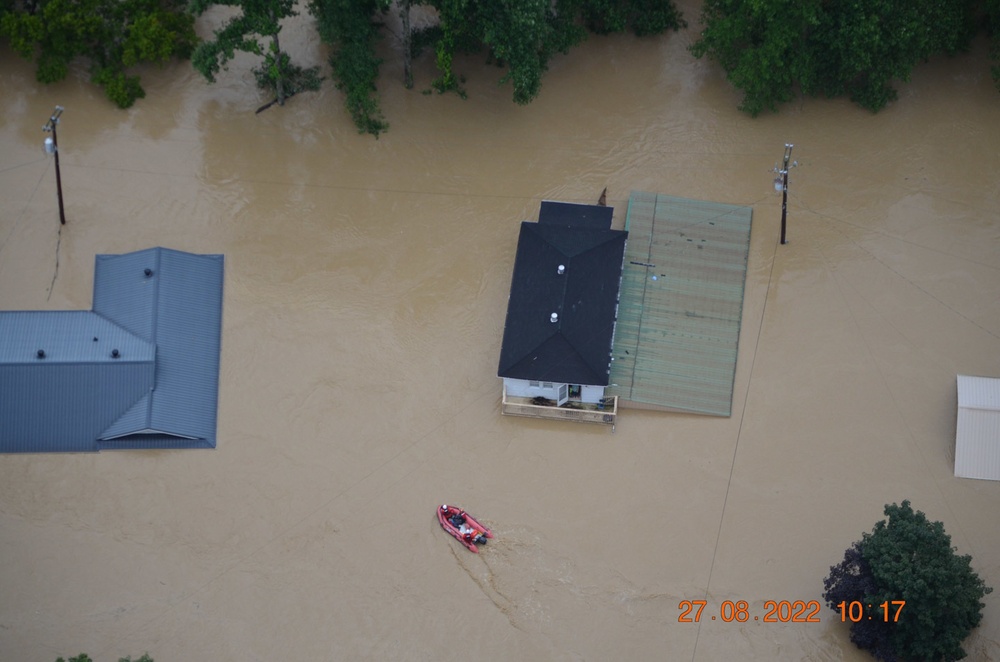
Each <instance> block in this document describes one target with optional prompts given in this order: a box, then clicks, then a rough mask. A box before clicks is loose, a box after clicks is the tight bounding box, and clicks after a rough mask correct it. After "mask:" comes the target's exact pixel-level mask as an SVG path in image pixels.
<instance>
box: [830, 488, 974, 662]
mask: <svg viewBox="0 0 1000 662" xmlns="http://www.w3.org/2000/svg"><path fill="white" fill-rule="evenodd" d="M884 512H885V515H886V517H887V518H888V521H886V520H882V521H880V522H878V523H876V524H875V527H874V529H872V532H871V533H864V534H862V539H861V540H860V541H858V542H856V543H854V544H853V545H852V546H851V547H849V548H848V549H847V551H846V553H845V554H844V560H843V561H842V562H841V563H840V564H839V565H836V566H833V567H831V568H830V575H829V576H828V577H827V578H826V579H824V580H823V586H824V587H825V589H826V592H825V593H824V594H823V598H824V599H825V600H826V602H827V605H828V606H829V607H830V608H831V609H833V610H834V611H836V612H837V613H838V614H843V613H844V612H843V611H842V609H845V606H841V603H846V604H847V605H849V604H850V603H851V602H855V601H857V602H860V603H861V604H862V605H864V606H865V607H866V608H867V606H868V605H872V606H873V607H872V609H871V610H867V609H866V611H865V617H862V618H861V619H860V620H859V621H857V622H852V624H851V641H853V642H854V643H855V644H856V645H857V646H858V647H859V648H861V649H863V650H867V651H869V652H870V653H871V654H872V655H874V656H875V658H876V659H878V660H883V661H884V662H895V660H933V661H938V660H945V661H950V660H960V659H962V658H963V657H965V651H964V650H963V649H962V642H963V641H964V640H965V638H966V637H968V635H969V633H970V632H972V630H973V629H975V628H976V627H978V626H979V623H980V622H981V621H982V609H983V607H984V605H983V603H982V602H981V600H982V598H983V596H985V595H987V594H988V593H991V592H992V591H993V589H992V588H991V587H988V586H986V584H985V582H984V581H983V580H982V579H981V578H980V577H979V575H977V574H976V573H975V572H974V571H973V570H972V567H971V561H972V557H971V556H968V555H965V556H959V555H958V554H957V553H956V550H955V548H954V547H952V546H951V536H949V535H948V534H946V533H945V531H944V525H943V524H942V523H941V522H929V521H928V520H927V517H926V515H924V513H922V512H920V511H914V510H913V509H912V508H911V507H910V502H909V501H903V502H902V503H901V504H900V505H896V504H892V505H886V507H885V511H884ZM893 601H905V603H904V605H903V607H902V609H901V610H900V611H899V612H898V621H894V617H895V615H896V614H895V612H893V613H892V614H890V618H889V619H886V618H885V615H884V612H883V611H881V610H879V609H878V605H881V604H883V603H886V602H888V603H890V604H892V602H893ZM867 616H872V618H871V619H870V620H869V619H868V618H867ZM852 620H853V619H852Z"/></svg>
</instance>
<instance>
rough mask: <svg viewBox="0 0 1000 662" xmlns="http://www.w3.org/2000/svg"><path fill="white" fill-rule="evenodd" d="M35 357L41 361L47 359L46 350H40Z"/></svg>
mask: <svg viewBox="0 0 1000 662" xmlns="http://www.w3.org/2000/svg"><path fill="white" fill-rule="evenodd" d="M35 356H37V357H38V358H40V359H44V358H45V350H44V349H40V350H38V351H37V352H36V353H35Z"/></svg>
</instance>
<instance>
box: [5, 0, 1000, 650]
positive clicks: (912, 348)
mask: <svg viewBox="0 0 1000 662" xmlns="http://www.w3.org/2000/svg"><path fill="white" fill-rule="evenodd" d="M682 8H683V9H684V10H685V15H686V16H687V18H688V20H689V21H690V22H691V24H692V26H691V27H690V28H688V29H687V30H685V31H682V32H681V33H678V34H674V35H669V36H666V37H663V38H658V39H649V40H637V39H635V38H632V37H628V36H620V37H611V38H599V37H592V38H591V39H590V40H589V41H588V42H587V43H586V45H584V46H582V47H580V48H577V49H575V50H574V51H572V53H571V54H570V55H569V56H566V57H558V58H556V59H555V61H554V62H553V63H552V67H551V70H550V71H549V72H548V74H547V75H546V77H545V79H544V83H543V87H542V93H541V96H540V97H539V98H538V99H537V100H536V101H535V102H533V103H532V104H531V105H529V106H527V107H518V106H516V105H514V104H513V103H512V102H511V101H510V90H509V88H507V87H503V88H498V87H497V85H496V80H497V78H498V77H499V71H498V70H496V69H493V68H490V67H488V66H485V65H483V64H482V63H481V62H480V59H479V58H468V59H462V60H460V61H459V66H458V69H459V70H460V71H462V72H464V73H465V74H467V76H468V83H467V87H468V92H469V98H468V100H465V101H463V100H461V99H459V98H458V97H456V96H454V95H448V96H438V95H436V94H434V95H424V94H421V93H420V91H421V89H425V88H427V87H428V86H429V84H430V81H431V80H432V78H433V75H434V72H433V70H432V64H431V62H430V61H429V60H425V61H422V62H421V63H420V64H419V65H418V67H417V70H416V88H415V89H414V90H413V91H407V90H405V89H403V87H402V85H401V84H400V81H401V64H400V58H399V56H398V44H396V43H395V41H394V40H393V39H392V38H391V37H390V38H389V39H387V40H386V41H385V42H383V45H382V49H383V52H384V55H385V57H386V62H385V64H384V66H383V72H384V73H383V78H382V80H381V83H380V88H381V91H382V99H383V105H384V108H385V111H386V116H387V119H388V120H389V121H390V122H391V124H392V127H391V129H390V131H389V132H388V133H387V134H385V135H384V136H383V137H382V138H381V139H380V140H377V141H376V140H374V139H373V138H371V137H370V136H360V135H358V134H357V133H356V132H355V130H354V129H353V127H352V126H351V125H350V123H349V120H348V117H347V115H346V113H345V112H344V110H343V107H342V104H341V96H340V94H339V93H338V92H337V91H336V90H335V89H334V88H333V87H332V85H330V84H329V83H327V84H326V86H325V87H324V89H323V90H322V91H320V92H319V93H315V94H304V95H302V96H298V97H295V98H293V99H291V100H290V101H289V102H288V104H287V105H286V106H285V107H284V108H277V107H275V108H272V109H270V110H268V111H266V112H264V113H261V114H260V115H255V114H254V112H253V111H254V110H255V109H256V108H257V107H258V106H259V105H261V104H262V103H264V102H265V101H266V100H267V99H264V98H263V97H262V96H261V95H260V94H258V92H257V91H256V90H255V89H254V88H253V84H252V77H251V74H250V72H249V68H250V66H251V63H250V62H249V61H248V60H246V59H237V61H236V62H234V63H233V64H232V65H231V66H230V68H229V70H228V71H227V72H224V73H223V75H221V76H220V77H219V82H218V83H217V84H215V85H208V84H206V83H205V82H204V81H203V80H201V79H200V78H199V77H198V75H196V74H195V73H194V72H193V71H192V70H191V68H190V66H189V65H187V64H186V63H181V64H178V65H172V66H169V67H166V68H164V69H158V68H155V67H149V68H148V69H144V70H143V71H142V72H141V73H142V81H143V84H144V85H145V87H146V90H147V93H148V96H147V98H146V99H144V100H141V101H139V102H138V103H137V104H136V106H135V107H134V108H132V109H130V110H128V111H121V110H118V109H116V108H114V107H112V106H111V104H110V103H109V102H108V101H106V100H105V98H104V96H103V94H102V92H101V91H100V90H99V89H97V88H96V87H94V86H92V85H91V84H90V83H89V82H87V76H86V73H85V71H84V70H83V68H82V67H80V68H79V69H78V70H74V72H73V74H72V75H71V76H70V78H69V79H67V80H66V81H64V82H61V83H59V84H56V85H49V86H42V85H40V84H37V83H35V82H34V77H33V68H32V66H31V65H30V64H29V63H26V62H24V61H22V60H20V59H19V58H17V57H15V56H14V55H13V54H12V53H11V52H10V51H9V50H3V51H2V52H0V62H2V68H0V117H2V118H3V119H2V120H0V122H2V123H0V155H2V156H0V308H2V309H45V310H57V309H88V308H89V307H90V304H91V287H92V283H93V264H94V255H95V254H97V253H121V252H127V251H133V250H139V249H143V248H148V247H151V246H166V247H170V248H176V249H180V250H186V251H192V252H199V253H224V254H225V256H226V286H225V287H226V290H225V309H224V328H223V349H222V374H221V385H220V402H219V427H218V439H219V441H218V448H217V449H216V450H214V451H174V452H105V453H101V454H94V455H90V454H82V455H51V456H49V455H16V456H0V558H2V559H3V563H2V564H0V596H2V597H0V659H2V660H12V661H13V660H17V661H24V662H35V661H37V662H51V661H52V660H54V659H55V658H56V657H57V656H59V655H63V656H68V655H74V654H76V653H78V652H80V651H84V652H87V653H89V654H90V655H91V657H93V658H94V659H95V660H97V661H98V662H102V661H104V660H114V659H118V657H119V656H125V655H132V656H137V655H140V654H141V653H142V652H144V651H148V652H149V653H150V654H151V655H152V656H153V657H154V658H155V659H156V660H157V662H174V661H185V662H186V661H189V660H283V659H315V660H364V659H367V660H459V659H469V658H470V657H471V658H474V659H485V660H515V659H525V660H577V659H579V660H610V659H632V660H652V659H656V660H692V661H697V662H714V661H720V660H810V661H832V660H847V661H853V660H866V659H870V658H868V657H867V656H866V655H862V654H860V653H859V652H858V651H857V650H856V649H855V648H854V647H853V645H852V644H850V643H849V641H848V630H847V626H846V625H844V624H842V623H841V622H840V619H839V617H838V616H836V615H835V614H834V613H833V612H832V611H830V610H828V609H826V608H825V607H824V609H823V611H822V612H821V618H822V622H821V623H819V624H815V623H812V624H809V623H785V624H782V623H763V622H761V621H753V620H752V619H751V620H750V621H748V622H746V623H738V622H723V621H722V620H721V619H719V620H715V621H712V620H710V618H709V616H710V615H712V614H718V613H719V610H720V607H721V605H722V603H723V602H724V601H733V602H736V601H740V600H744V601H746V602H747V603H748V605H749V609H750V613H751V614H752V615H760V616H762V615H763V610H764V604H765V602H766V601H769V600H774V601H781V600H788V601H795V600H803V601H810V600H820V599H821V597H820V595H821V592H822V590H823V585H822V580H823V578H824V577H825V576H826V574H827V572H828V570H829V567H830V566H831V565H833V564H835V563H838V562H839V561H840V560H841V558H842V555H843V551H844V549H845V548H846V547H848V546H849V545H850V544H851V543H852V542H853V541H855V540H857V539H859V538H860V536H861V533H862V532H864V531H868V530H870V529H871V527H872V526H873V524H874V523H875V522H876V521H877V520H879V519H881V518H882V507H883V505H884V504H886V503H889V502H898V501H900V500H902V499H910V500H911V501H912V503H913V505H914V507H915V508H918V509H920V510H923V511H925V512H926V513H927V514H928V515H929V516H930V517H931V518H932V519H939V520H942V521H943V522H944V524H945V527H946V529H947V531H948V532H949V533H950V534H951V536H952V540H953V544H954V545H955V546H956V547H957V548H958V550H959V552H961V553H963V554H971V555H972V557H973V567H974V568H975V569H976V570H977V571H978V572H979V574H980V575H981V576H983V577H984V578H985V579H986V580H987V582H988V583H989V584H990V585H992V586H996V587H998V588H1000V527H998V526H997V524H998V517H997V513H998V512H1000V483H997V482H990V481H976V480H967V479H959V478H955V477H954V476H953V461H954V434H955V407H956V387H955V375H956V374H973V375H1000V251H998V246H1000V223H998V221H997V207H998V199H1000V184H998V180H997V173H998V172H1000V132H998V130H997V127H998V126H1000V93H998V92H997V91H996V89H995V88H994V87H993V85H992V81H991V80H990V78H989V74H988V68H987V61H986V44H985V43H983V42H977V44H976V47H975V49H974V50H973V52H972V53H970V54H969V55H966V56H962V57H959V58H955V59H951V60H948V59H935V60H933V61H932V62H930V63H928V64H925V65H921V66H920V67H919V68H918V69H917V70H916V71H915V72H914V76H913V80H912V82H911V83H909V84H903V85H900V87H899V91H900V98H899V100H898V101H897V102H895V103H894V104H892V105H891V106H890V107H889V108H887V109H886V110H885V111H884V112H882V113H879V114H878V115H872V114H870V113H868V112H867V111H864V110H862V109H860V108H858V107H856V106H854V105H852V104H850V103H849V102H847V101H845V100H833V101H826V100H812V99H806V100H802V101H797V102H795V103H792V104H789V105H788V106H786V107H784V108H782V109H781V112H780V113H779V114H777V115H767V116H762V117H760V118H757V119H751V118H749V117H746V116H744V115H743V114H741V113H740V112H738V111H737V110H736V108H735V106H736V104H737V102H738V100H739V98H738V94H737V93H736V92H735V91H734V90H733V89H732V88H731V86H730V85H729V84H728V83H727V82H726V81H725V79H724V76H723V74H722V73H721V72H720V71H719V70H718V69H717V68H716V67H715V66H714V65H713V64H711V63H708V62H703V61H697V60H694V59H693V58H692V57H691V56H690V55H689V54H688V53H687V51H686V48H687V46H688V45H689V44H690V43H691V41H692V40H693V38H694V35H695V34H697V29H698V26H697V4H696V3H695V2H694V1H693V0H688V1H687V2H685V3H684V4H683V6H682ZM217 17H218V15H215V18H216V19H217ZM212 20H213V17H212V16H209V17H208V18H207V19H205V20H204V21H203V22H202V23H201V24H200V29H201V30H202V31H203V32H204V31H206V30H207V29H209V27H210V25H211V21H212ZM283 35H284V38H283V42H282V43H283V44H288V45H290V46H292V47H294V48H295V49H296V50H295V51H294V53H293V54H294V56H295V57H296V58H297V59H298V60H299V61H300V62H304V63H312V62H315V63H323V62H324V60H325V57H326V53H325V50H324V49H323V47H322V46H321V45H319V44H318V43H317V41H316V38H315V36H314V35H313V33H312V30H311V29H310V27H309V23H308V20H307V19H306V18H299V19H296V20H295V21H294V22H292V23H290V24H289V26H288V28H287V29H286V33H283ZM56 104H60V105H62V106H65V108H66V111H65V113H64V114H63V118H62V122H61V123H60V125H59V143H60V147H61V150H62V151H61V166H62V184H63V190H64V194H65V203H66V216H67V219H68V222H67V224H66V225H65V226H64V227H62V228H61V231H60V226H59V223H58V211H57V203H56V196H55V173H54V168H53V164H52V161H51V158H50V157H45V156H44V155H43V154H42V150H41V145H42V140H43V138H44V137H45V134H43V133H42V131H41V130H40V129H41V126H42V124H43V123H44V122H45V120H46V119H47V118H48V116H49V114H50V113H51V111H52V108H53V107H54V106H55V105H56ZM786 142H792V143H795V149H794V153H793V158H795V159H796V160H797V161H798V164H799V165H798V167H796V168H794V169H793V170H792V173H791V177H790V184H789V191H790V196H789V210H788V216H789V219H788V237H789V240H790V243H788V244H787V245H785V246H781V245H779V244H778V228H779V218H780V196H778V195H776V194H775V193H774V191H773V186H772V178H773V173H771V172H770V169H771V168H772V166H773V165H774V163H775V161H776V160H778V159H779V158H780V157H781V154H782V151H783V145H784V143H786ZM605 186H607V187H608V198H609V204H613V205H616V222H617V223H619V224H620V223H623V222H624V211H625V203H626V201H627V199H628V194H629V191H630V190H643V191H653V192H660V193H666V194H670V195H678V196H684V197H690V198H701V199H713V200H718V201H722V202H727V203H736V204H746V205H752V206H753V210H754V220H753V230H752V235H751V246H750V256H749V268H748V273H747V283H746V298H745V303H744V311H743V324H742V335H741V338H740V353H739V362H738V366H737V372H736V383H735V398H734V402H733V415H732V416H731V417H730V418H712V417H701V416H695V415H678V414H663V413H655V412H647V411H625V412H624V413H623V414H622V415H621V416H620V418H619V424H618V426H617V430H616V431H615V432H614V433H612V431H611V430H609V429H607V428H605V427H603V426H587V425H579V424H572V423H555V422H540V421H533V420H528V419H517V418H506V417H502V416H501V415H500V412H499V405H500V381H499V380H498V379H497V378H496V367H497V361H498V356H499V343H500V338H501V332H502V325H503V320H504V314H505V309H506V303H507V291H508V287H509V283H510V275H511V270H512V266H513V257H514V249H515V246H516V240H517V234H518V224H519V222H520V221H522V220H526V219H535V218H537V211H538V204H539V201H541V200H542V199H557V200H566V201H575V202H593V201H596V200H597V197H598V196H599V194H600V192H601V190H602V189H603V188H604V187H605ZM442 502H449V503H451V502H454V503H457V504H459V505H461V506H464V507H465V508H468V509H469V510H470V511H471V512H472V513H474V514H476V515H477V516H479V517H480V518H481V519H483V520H485V521H486V522H487V523H488V524H490V525H491V526H492V527H493V529H494V531H495V534H496V538H495V540H494V541H491V543H490V544H489V545H488V546H487V547H486V548H485V549H484V550H483V552H482V553H481V554H479V555H478V556H475V555H472V554H470V553H469V552H467V551H466V550H465V549H464V548H462V547H461V546H460V545H459V544H457V542H456V541H455V540H453V539H451V538H449V537H447V536H446V535H445V534H444V533H443V532H442V531H441V529H440V527H439V526H438V524H437V522H436V520H435V517H434V508H435V507H436V506H437V505H439V504H440V503H442ZM683 600H706V601H707V604H708V606H707V607H706V610H705V612H704V614H703V615H702V619H701V623H681V622H678V618H679V616H681V611H680V609H679V608H678V605H679V603H680V602H681V601H683ZM985 602H986V608H985V613H984V622H983V625H982V626H981V627H980V628H979V629H978V630H977V631H976V632H975V633H974V634H973V636H972V637H970V638H969V639H968V640H967V641H966V649H967V650H968V651H969V653H970V658H969V659H972V660H997V659H1000V653H998V649H1000V590H998V591H997V592H995V593H993V594H992V595H990V596H987V599H986V601H985Z"/></svg>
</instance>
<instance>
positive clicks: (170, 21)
mask: <svg viewBox="0 0 1000 662" xmlns="http://www.w3.org/2000/svg"><path fill="white" fill-rule="evenodd" d="M0 35H2V36H5V37H7V38H8V39H9V40H10V44H11V47H12V48H13V49H14V51H16V52H17V53H19V54H20V55H22V56H23V57H25V58H29V59H31V58H34V59H35V62H36V65H37V66H36V70H35V76H36V78H37V79H38V80H39V82H42V83H52V82H55V81H58V80H62V79H63V78H65V77H66V74H67V73H68V72H69V64H70V62H71V61H72V60H73V58H75V57H78V56H82V57H85V58H87V59H88V60H89V61H90V71H91V79H92V80H93V81H94V82H95V83H97V84H98V85H100V86H101V87H103V88H104V91H105V93H106V94H107V95H108V98H109V99H111V100H112V101H114V102H115V103H116V104H118V105H119V106H120V107H122V108H127V107H129V106H131V105H132V104H133V103H135V100H136V99H139V98H142V97H144V96H146V93H145V91H144V90H143V89H142V86H141V85H140V84H139V77H138V76H130V75H128V74H127V73H126V71H127V69H129V68H130V67H133V66H135V65H136V64H138V63H140V62H158V63H163V62H166V61H167V60H169V59H170V58H171V57H174V56H177V57H188V56H190V54H191V50H192V48H193V47H194V44H195V42H196V40H197V39H196V37H195V34H194V20H193V19H192V17H191V16H190V15H188V14H187V13H185V12H184V11H183V5H182V3H181V0H38V2H32V3H27V2H26V3H24V4H22V5H20V6H17V5H16V4H14V3H11V5H10V7H9V8H8V10H7V11H6V12H5V13H4V14H3V17H2V18H0Z"/></svg>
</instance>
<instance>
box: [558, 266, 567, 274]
mask: <svg viewBox="0 0 1000 662" xmlns="http://www.w3.org/2000/svg"><path fill="white" fill-rule="evenodd" d="M557 271H558V272H559V275H560V276H562V275H563V274H564V273H566V265H565V264H560V265H559V269H557Z"/></svg>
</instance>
